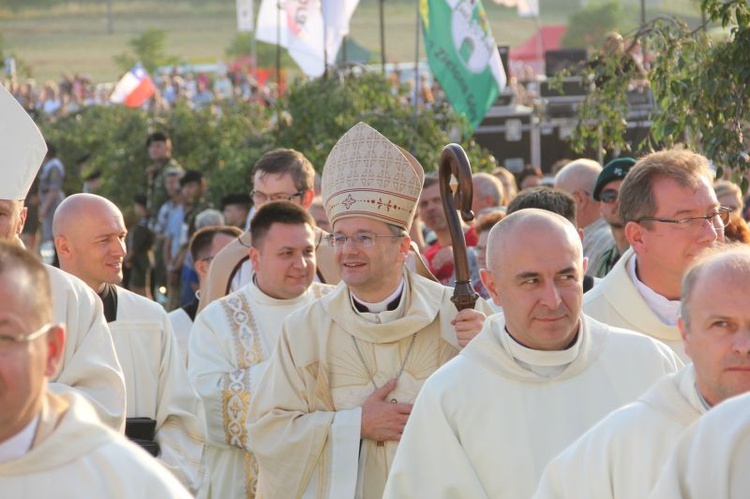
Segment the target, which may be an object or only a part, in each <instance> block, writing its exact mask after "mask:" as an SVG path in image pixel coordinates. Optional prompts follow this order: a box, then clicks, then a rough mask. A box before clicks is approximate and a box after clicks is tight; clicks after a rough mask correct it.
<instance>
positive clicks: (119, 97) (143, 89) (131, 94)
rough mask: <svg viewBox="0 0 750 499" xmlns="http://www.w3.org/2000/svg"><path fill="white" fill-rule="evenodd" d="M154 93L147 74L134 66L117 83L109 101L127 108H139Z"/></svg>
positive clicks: (138, 66)
mask: <svg viewBox="0 0 750 499" xmlns="http://www.w3.org/2000/svg"><path fill="white" fill-rule="evenodd" d="M154 93H156V86H155V85H154V82H153V81H152V80H151V77H150V76H149V75H148V72H147V71H146V70H145V69H144V68H143V66H141V65H140V64H136V65H135V66H133V67H132V68H131V69H130V71H128V72H127V73H125V75H124V76H123V77H122V78H120V81H118V82H117V85H115V89H114V90H113V91H112V95H111V96H110V98H109V101H110V102H114V103H115V104H125V105H126V106H128V107H141V106H142V105H143V104H144V103H145V102H146V101H147V100H148V99H150V98H151V96H152V95H154Z"/></svg>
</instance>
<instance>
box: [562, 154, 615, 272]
mask: <svg viewBox="0 0 750 499" xmlns="http://www.w3.org/2000/svg"><path fill="white" fill-rule="evenodd" d="M601 172H602V165H600V164H599V163H597V162H596V161H594V160H593V159H583V158H582V159H577V160H575V161H571V162H570V163H568V164H567V165H565V166H564V167H563V168H562V169H561V170H560V171H559V172H558V173H557V175H556V176H555V188H556V189H560V190H561V191H564V192H567V193H568V194H570V195H571V196H573V199H574V200H575V202H576V222H577V223H578V228H579V229H581V230H582V231H583V256H585V257H587V258H588V259H589V264H588V267H587V271H586V273H587V274H588V275H591V276H594V275H595V274H596V272H597V270H598V269H599V266H600V262H601V259H602V256H603V255H604V253H605V252H606V251H608V250H609V249H610V248H611V247H612V245H614V244H615V239H614V237H613V236H612V231H611V230H610V228H609V224H608V223H607V221H606V220H604V218H602V216H601V211H600V205H601V203H600V202H599V201H597V200H596V198H595V197H594V188H595V186H596V180H597V179H598V178H599V174H600V173H601Z"/></svg>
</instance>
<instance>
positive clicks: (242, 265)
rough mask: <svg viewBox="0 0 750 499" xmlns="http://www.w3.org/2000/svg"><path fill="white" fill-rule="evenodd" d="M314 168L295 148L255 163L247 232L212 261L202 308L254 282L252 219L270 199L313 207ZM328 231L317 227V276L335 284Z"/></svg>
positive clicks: (269, 154) (272, 153) (267, 155)
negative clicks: (327, 239) (251, 249)
mask: <svg viewBox="0 0 750 499" xmlns="http://www.w3.org/2000/svg"><path fill="white" fill-rule="evenodd" d="M314 182H315V169H314V168H313V165H312V163H310V161H309V160H308V159H307V158H306V157H305V156H304V155H303V154H302V153H300V152H298V151H295V150H294V149H283V148H281V149H274V150H272V151H268V152H267V153H265V154H264V155H263V156H261V158H260V159H259V160H258V161H257V162H256V163H255V165H254V166H253V190H252V192H251V193H250V196H251V197H252V200H253V210H251V211H250V213H249V215H248V220H247V226H246V228H245V230H246V232H245V233H244V234H243V235H242V236H241V237H239V238H237V239H236V240H235V241H234V242H232V243H230V244H229V245H228V246H227V247H226V248H224V249H223V250H222V251H220V252H219V254H218V255H216V258H214V261H213V262H211V266H210V268H209V270H208V276H207V278H206V280H205V285H204V286H201V298H200V306H199V308H198V310H199V311H200V310H202V309H203V308H205V307H206V306H207V305H208V304H209V303H211V302H212V301H214V300H216V299H218V298H221V297H222V296H226V295H227V294H228V293H230V292H232V291H236V290H238V289H240V288H242V287H244V286H245V285H247V284H249V283H250V282H251V278H252V274H253V265H252V261H251V260H250V256H249V253H248V250H249V248H251V247H252V241H251V236H250V231H249V228H250V225H251V224H250V218H251V217H252V216H253V214H254V213H255V211H257V210H258V209H259V208H260V207H261V206H263V205H264V204H266V203H268V202H270V201H290V202H292V203H294V204H297V205H299V206H301V207H302V208H304V209H306V210H307V209H308V208H310V205H311V204H312V202H313V198H314V197H315V191H314V190H313V186H314ZM326 235H327V233H326V232H324V231H323V230H320V229H316V230H315V251H316V254H317V255H316V256H317V257H318V268H317V278H318V280H319V281H321V282H329V283H336V282H338V281H339V279H340V276H339V271H338V269H337V268H336V266H335V265H334V264H333V252H332V251H331V249H330V248H329V247H328V245H327V244H325V236H326Z"/></svg>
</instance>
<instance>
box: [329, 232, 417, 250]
mask: <svg viewBox="0 0 750 499" xmlns="http://www.w3.org/2000/svg"><path fill="white" fill-rule="evenodd" d="M379 237H391V238H398V237H404V236H403V234H401V235H398V236H395V235H393V234H374V233H372V232H357V233H356V234H354V235H353V236H345V235H344V234H340V233H338V232H336V233H334V234H329V235H328V246H330V247H332V248H343V247H344V245H345V244H346V242H347V241H351V242H352V244H353V245H354V247H355V248H372V247H373V246H375V240H376V239H377V238H379Z"/></svg>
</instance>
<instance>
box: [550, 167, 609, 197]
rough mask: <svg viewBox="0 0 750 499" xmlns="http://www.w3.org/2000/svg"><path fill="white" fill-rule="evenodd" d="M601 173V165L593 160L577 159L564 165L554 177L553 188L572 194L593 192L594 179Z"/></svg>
mask: <svg viewBox="0 0 750 499" xmlns="http://www.w3.org/2000/svg"><path fill="white" fill-rule="evenodd" d="M601 172H602V165H600V164H599V163H597V162H596V161H594V160H593V159H577V160H575V161H571V162H570V163H568V164H567V165H565V166H564V167H563V168H562V169H561V170H560V171H559V172H558V173H557V175H556V176H555V188H556V189H560V190H563V191H565V192H567V193H572V192H574V191H577V190H584V191H587V192H589V193H591V192H593V191H594V185H596V179H597V178H598V177H599V174H600V173H601Z"/></svg>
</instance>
